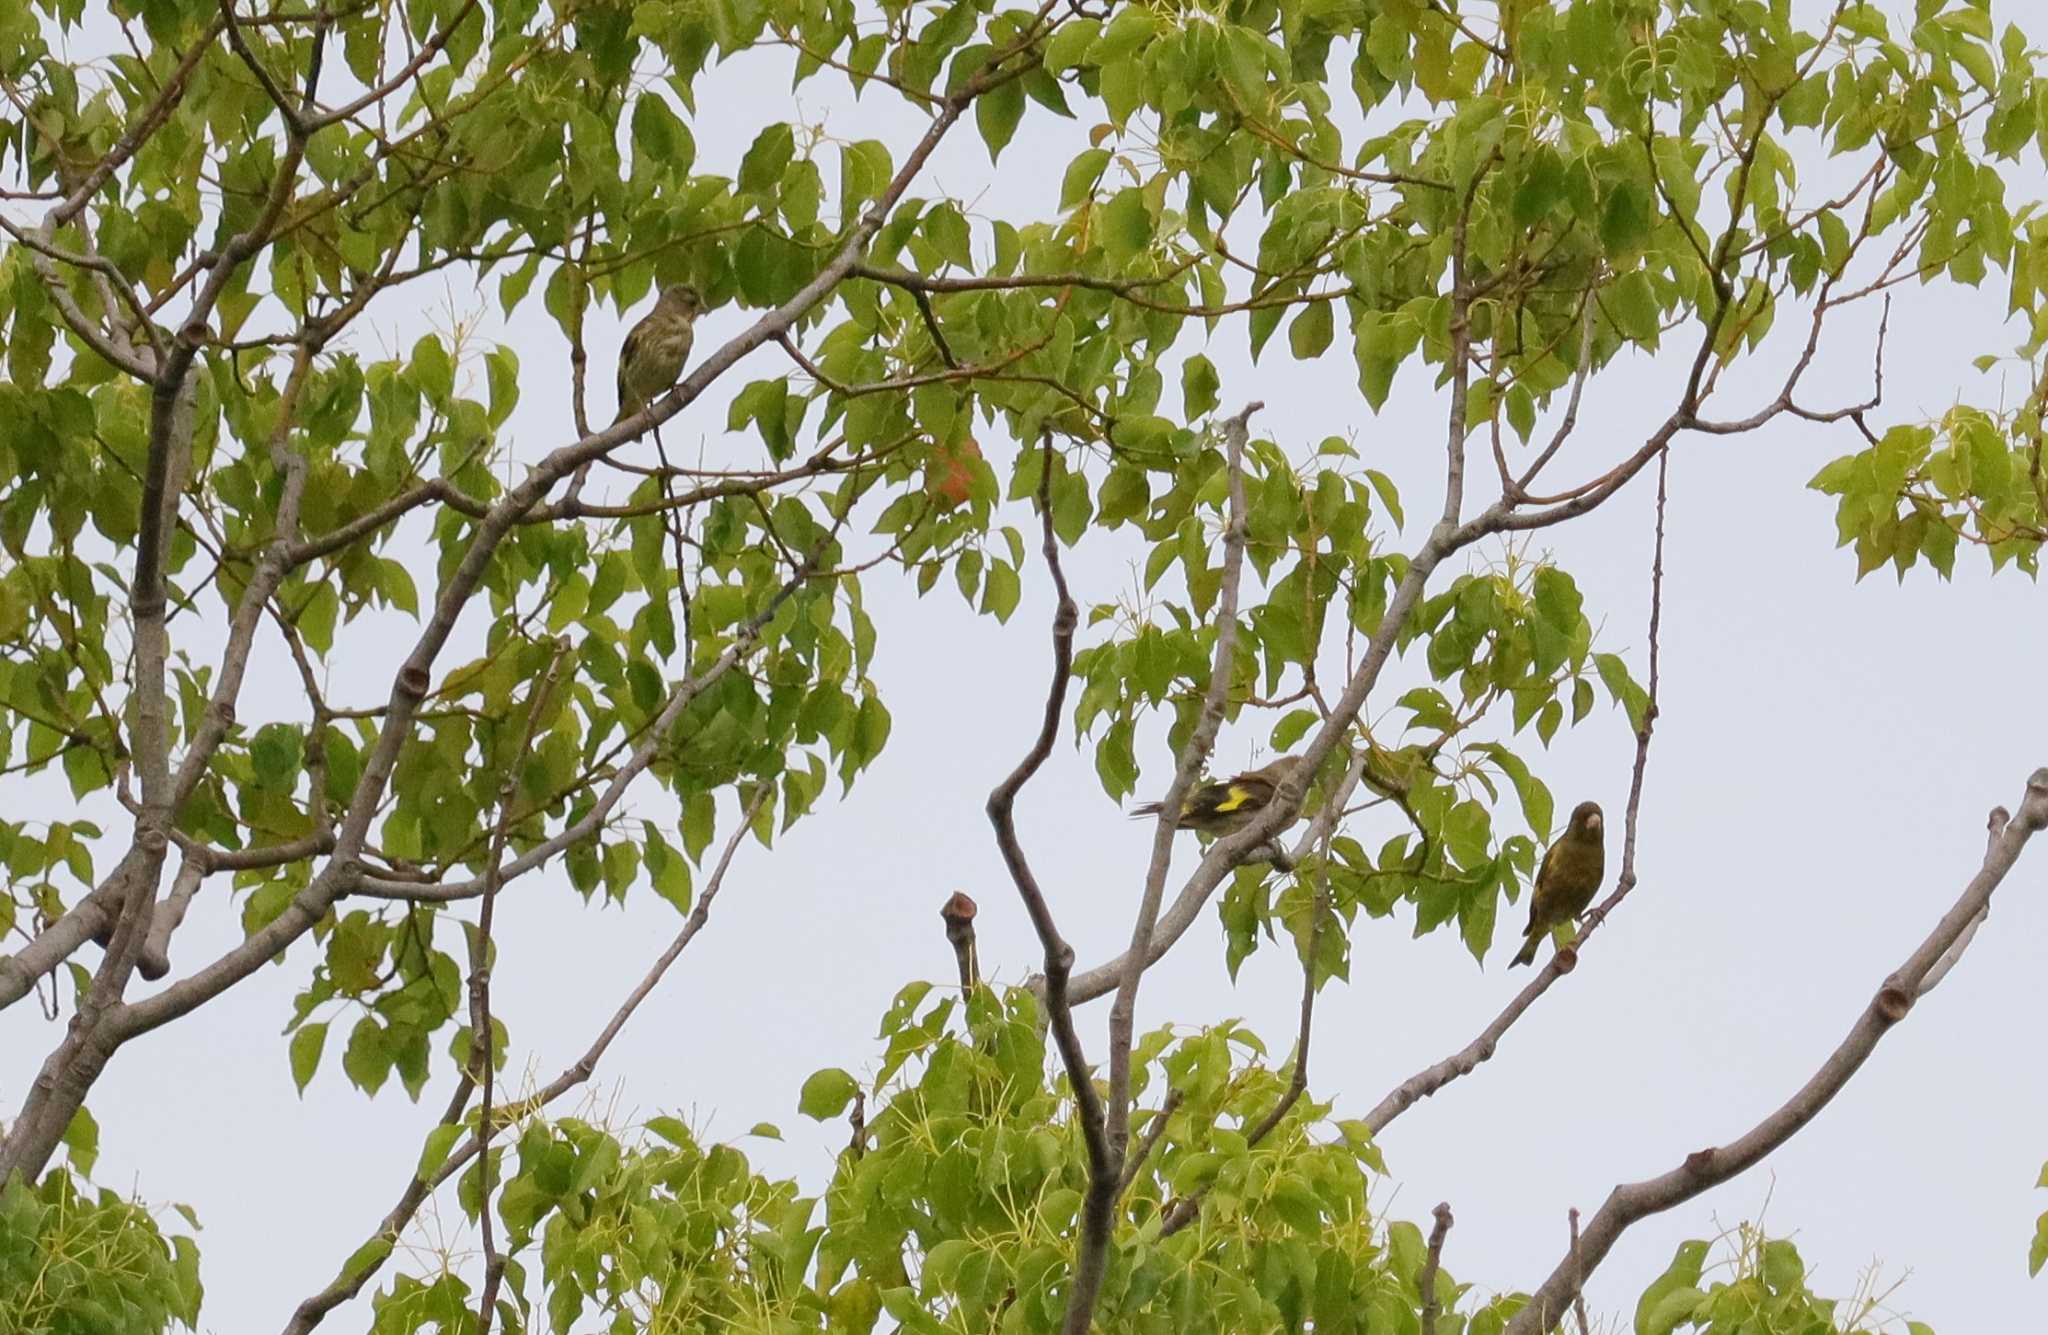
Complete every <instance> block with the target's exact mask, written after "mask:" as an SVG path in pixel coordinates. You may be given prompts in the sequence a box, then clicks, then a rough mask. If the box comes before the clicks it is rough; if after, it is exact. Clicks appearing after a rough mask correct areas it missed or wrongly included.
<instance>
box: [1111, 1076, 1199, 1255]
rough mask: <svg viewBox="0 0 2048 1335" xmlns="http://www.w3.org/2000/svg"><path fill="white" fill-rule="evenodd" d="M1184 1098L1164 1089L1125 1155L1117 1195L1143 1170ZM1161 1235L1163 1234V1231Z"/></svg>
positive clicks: (1135, 1179) (1128, 1186)
mask: <svg viewBox="0 0 2048 1335" xmlns="http://www.w3.org/2000/svg"><path fill="white" fill-rule="evenodd" d="M1184 1099H1185V1096H1184V1095H1183V1094H1182V1093H1181V1092H1180V1091H1179V1090H1178V1089H1171V1088H1169V1089H1168V1090H1167V1091H1166V1101H1165V1102H1163V1103H1161V1104H1160V1105H1159V1111H1158V1112H1155V1113H1153V1114H1152V1120H1151V1121H1149V1122H1147V1123H1146V1124H1145V1134H1144V1135H1142V1136H1140V1137H1139V1138H1138V1146H1137V1148H1136V1149H1135V1150H1134V1151H1132V1153H1131V1154H1129V1155H1128V1156H1126V1159H1125V1162H1124V1175H1123V1178H1122V1180H1121V1181H1119V1182H1118V1183H1117V1185H1116V1194H1117V1195H1118V1197H1122V1196H1123V1194H1124V1193H1125V1192H1127V1191H1129V1190H1130V1189H1131V1184H1132V1183H1133V1182H1136V1181H1137V1180H1138V1174H1140V1173H1142V1172H1144V1171H1145V1161H1146V1160H1148V1159H1150V1158H1151V1157H1152V1151H1153V1149H1154V1147H1156V1146H1157V1145H1158V1144H1159V1139H1160V1137H1162V1136H1164V1135H1165V1134H1166V1124H1167V1123H1168V1122H1170V1121H1172V1120H1173V1115H1174V1114H1175V1113H1177V1112H1179V1111H1180V1105H1181V1103H1182V1102H1183V1101H1184ZM1161 1236H1162V1237H1163V1236H1165V1235H1164V1233H1162V1234H1161Z"/></svg>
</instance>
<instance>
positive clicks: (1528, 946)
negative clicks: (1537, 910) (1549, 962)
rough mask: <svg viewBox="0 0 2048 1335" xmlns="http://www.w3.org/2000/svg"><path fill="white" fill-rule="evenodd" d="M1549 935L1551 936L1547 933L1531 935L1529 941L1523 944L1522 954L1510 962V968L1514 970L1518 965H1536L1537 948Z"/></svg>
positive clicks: (1533, 933) (1532, 933)
mask: <svg viewBox="0 0 2048 1335" xmlns="http://www.w3.org/2000/svg"><path fill="white" fill-rule="evenodd" d="M1547 935H1549V933H1547V932H1531V933H1529V939H1528V940H1526V941H1524V942H1522V953H1521V954H1519V955H1517V956H1515V957H1514V958H1513V959H1511V960H1509V961H1508V967H1509V968H1510V969H1512V968H1514V967H1515V966H1516V965H1517V964H1534V963H1535V962H1536V947H1537V945H1538V944H1539V943H1541V942H1542V940H1543V938H1544V937H1545V936H1547Z"/></svg>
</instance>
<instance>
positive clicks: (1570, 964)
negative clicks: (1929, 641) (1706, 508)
mask: <svg viewBox="0 0 2048 1335" xmlns="http://www.w3.org/2000/svg"><path fill="white" fill-rule="evenodd" d="M1670 463H1671V461H1670V455H1669V454H1668V453H1667V454H1663V455H1659V456H1658V464H1657V511H1656V536H1655V538H1654V540H1653V542H1652V545H1651V555H1650V628H1649V641H1650V679H1649V683H1648V687H1647V690H1648V702H1647V703H1646V704H1645V705H1644V707H1643V726H1642V729H1641V730H1640V731H1639V732H1637V733H1636V756H1635V765H1634V768H1633V769H1632V770H1631V772H1630V775H1629V786H1628V808H1627V811H1626V812H1625V814H1624V817H1623V821H1622V845H1621V872H1620V875H1618V876H1617V877H1616V878H1615V883H1614V892H1613V893H1612V894H1610V895H1608V896H1607V898H1606V899H1604V900H1602V901H1601V902H1600V903H1599V904H1598V905H1596V906H1595V907H1594V908H1593V909H1591V910H1590V911H1589V912H1588V913H1587V914H1586V915H1585V922H1584V925H1583V926H1581V927H1580V929H1579V932H1578V935H1576V936H1574V937H1573V938H1572V940H1571V942H1570V944H1568V945H1566V946H1565V947H1564V948H1563V949H1562V950H1559V951H1557V952H1556V953H1555V954H1553V955H1552V956H1551V957H1550V959H1549V961H1548V962H1546V963H1545V964H1544V966H1543V967H1542V968H1541V969H1538V970H1537V971H1536V976H1535V977H1534V978H1532V979H1530V980H1529V981H1528V983H1527V984H1525V985H1524V986H1523V988H1522V990H1521V991H1520V992H1518V993H1516V994H1515V999H1514V1000H1513V1001H1510V1002H1509V1003H1508V1004H1507V1007H1506V1008H1505V1009H1504V1010H1502V1011H1501V1013H1500V1014H1499V1015H1496V1016H1495V1017H1494V1018H1493V1020H1492V1022H1491V1023H1489V1024H1488V1025H1487V1026H1486V1028H1484V1029H1482V1030H1480V1031H1479V1036H1478V1037H1477V1038H1475V1039H1473V1040H1472V1041H1471V1042H1470V1043H1467V1044H1466V1045H1465V1046H1464V1047H1462V1048H1460V1049H1458V1051H1456V1052H1454V1053H1452V1054H1451V1055H1450V1056H1448V1057H1446V1058H1444V1059H1443V1060H1442V1061H1440V1062H1437V1063H1436V1064H1434V1065H1432V1066H1428V1067H1425V1068H1424V1069H1422V1070H1420V1071H1417V1072H1416V1073H1415V1074H1414V1075H1412V1076H1409V1077H1408V1078H1407V1079H1406V1080H1404V1081H1402V1082H1401V1083H1400V1084H1399V1085H1397V1086H1395V1087H1394V1088H1393V1089H1392V1090H1390V1091H1389V1092H1388V1093H1387V1095H1386V1096H1385V1097H1384V1098H1382V1099H1381V1100H1380V1101H1379V1103H1378V1104H1377V1105H1376V1106H1374V1108H1373V1110H1372V1111H1371V1112H1369V1113H1367V1114H1366V1115H1365V1124H1366V1126H1367V1127H1369V1128H1370V1129H1371V1131H1372V1134H1374V1135H1375V1136H1377V1135H1378V1134H1379V1133H1380V1132H1382V1131H1384V1130H1385V1129H1386V1128H1387V1126H1388V1125H1389V1124H1391V1123H1392V1122H1393V1120H1394V1119H1395V1118H1396V1117H1399V1116H1400V1115H1401V1114H1402V1113H1404V1112H1406V1111H1408V1109H1409V1108H1411V1107H1413V1106H1414V1105H1415V1104H1417V1103H1419V1102H1421V1101H1422V1100H1423V1099H1426V1098H1428V1097H1429V1096H1430V1095H1432V1094H1434V1093H1436V1092H1437V1091H1438V1090H1440V1089H1442V1088H1443V1087H1444V1086H1445V1085H1448V1084H1450V1083H1451V1082H1452V1081H1453V1080H1457V1079H1459V1078H1460V1077H1462V1076H1467V1075H1470V1074H1472V1072H1473V1071H1475V1070H1477V1069H1478V1068H1479V1065H1480V1063H1482V1062H1484V1061H1486V1060H1488V1059H1489V1058H1491V1057H1492V1056H1493V1054H1494V1050H1495V1048H1497V1047H1498V1046H1499V1045H1500V1040H1501V1038H1502V1037H1503V1036H1504V1035H1506V1033H1507V1031H1508V1030H1509V1029H1511V1028H1513V1027H1514V1025H1515V1022H1516V1021H1517V1020H1520V1019H1521V1018H1522V1016H1523V1014H1524V1013H1525V1012H1526V1011H1527V1010H1528V1009H1529V1008H1530V1007H1531V1006H1533V1005H1535V1004H1536V1001H1537V999H1538V998H1539V997H1541V996H1542V995H1543V994H1544V993H1545V992H1548V991H1549V990H1550V987H1551V984H1553V983H1555V982H1556V981H1557V980H1558V979H1560V978H1562V977H1564V976H1565V975H1566V974H1568V973H1570V972H1571V971H1572V970H1573V969H1575V968H1577V967H1578V962H1579V950H1580V949H1581V948H1582V947H1583V946H1584V945H1585V943H1586V940H1587V938H1589V937H1591V936H1592V934H1593V933H1594V932H1595V931H1596V930H1597V929H1598V928H1599V926H1600V924H1601V923H1602V922H1604V921H1606V918H1607V915H1608V914H1609V913H1611V912H1613V910H1614V909H1615V908H1616V906H1618V905H1619V904H1620V903H1621V901H1622V900H1624V899H1627V898H1628V896H1629V892H1630V891H1632V890H1634V889H1635V887H1636V832H1637V829H1638V828H1639V825H1640V822H1641V818H1642V804H1643V776H1644V774H1645V773H1646V771H1647V769H1648V766H1649V762H1650V735H1651V733H1652V732H1653V731H1654V730H1655V729H1656V726H1657V685H1658V678H1659V670H1660V663H1661V659H1660V650H1659V648H1658V645H1659V642H1660V639H1661V635H1662V630H1663V621H1664V508H1665V501H1666V498H1667V494H1668V493H1667V481H1668V475H1669V470H1670Z"/></svg>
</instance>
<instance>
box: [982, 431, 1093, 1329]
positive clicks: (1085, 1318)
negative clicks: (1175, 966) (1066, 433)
mask: <svg viewBox="0 0 2048 1335" xmlns="http://www.w3.org/2000/svg"><path fill="white" fill-rule="evenodd" d="M1052 462H1053V452H1052V436H1051V435H1050V434H1048V435H1047V436H1046V438H1045V456H1044V461H1043V464H1042V467H1043V469H1044V471H1043V472H1042V473H1041V474H1040V475H1039V479H1038V511H1039V516H1040V518H1041V519H1042V521H1043V525H1044V533H1045V540H1044V552H1045V565H1046V569H1047V570H1048V571H1050V572H1051V574H1052V584H1053V590H1054V592H1055V593H1056V594H1057V595H1058V603H1057V604H1056V606H1055V608H1054V611H1053V618H1052V688H1051V689H1050V690H1049V691H1048V692H1047V693H1046V698H1045V715H1044V719H1043V721H1042V722H1041V723H1040V724H1039V729H1038V737H1037V739H1036V740H1035V741H1033V742H1032V744H1031V749H1030V750H1029V751H1027V752H1025V754H1024V759H1023V760H1021V761H1019V762H1018V764H1017V768H1016V769H1014V770H1012V771H1010V774H1009V777H1007V778H1005V779H1004V780H1003V781H1002V782H1001V783H999V784H997V785H996V788H995V791H994V792H992V793H990V794H989V796H988V820H989V824H990V825H992V826H994V827H995V835H996V846H997V848H999V849H1000V850H1001V851H1002V855H1003V865H1004V866H1005V867H1007V868H1008V869H1009V872H1010V879H1011V880H1012V881H1013V882H1015V883H1016V886H1017V894H1018V896H1019V897H1020V898H1021V899H1023V901H1024V911H1025V913H1026V914H1028V915H1029V916H1030V918H1031V926H1032V929H1033V930H1034V931H1036V932H1037V933H1038V941H1039V944H1040V946H1042V947H1043V948H1044V951H1045V1012H1046V1021H1047V1023H1048V1024H1049V1025H1050V1026H1051V1028H1052V1034H1053V1041H1054V1043H1055V1045H1056V1046H1057V1047H1058V1048H1059V1053H1060V1062H1061V1064H1062V1065H1063V1066H1065V1068H1066V1072H1067V1083H1068V1084H1069V1085H1070V1086H1072V1087H1073V1091H1074V1106H1075V1109H1076V1111H1077V1113H1078V1116H1079V1120H1080V1123H1081V1134H1082V1136H1083V1138H1084V1139H1085V1140H1086V1142H1087V1145H1088V1175H1089V1181H1090V1182H1091V1183H1093V1182H1096V1181H1107V1182H1109V1183H1110V1185H1111V1186H1112V1187H1113V1186H1114V1185H1115V1183H1116V1179H1117V1172H1118V1168H1119V1164H1120V1159H1119V1156H1118V1155H1116V1154H1114V1153H1112V1150H1111V1146H1110V1141H1109V1137H1108V1135H1107V1134H1106V1132H1105V1130H1104V1126H1103V1113H1102V1097H1101V1095H1100V1094H1098V1093H1097V1092H1096V1089H1095V1080H1094V1077H1093V1075H1092V1074H1091V1073H1090V1071H1089V1069H1088V1057H1087V1054H1086V1053H1084V1052H1083V1051H1082V1049H1081V1038H1080V1035H1079V1034H1077V1033H1075V1031H1074V1009H1073V1007H1072V1006H1071V1005H1070V1004H1069V1003H1068V1001H1067V976H1068V974H1069V973H1071V972H1072V971H1073V968H1074V948H1073V947H1072V946H1070V945H1068V944H1067V941H1066V938H1065V937H1063V936H1061V935H1060V929H1059V925H1058V924H1057V923H1056V922H1054V921H1053V916H1052V909H1051V907H1050V906H1049V905H1048V904H1047V903H1046V902H1045V892H1044V891H1043V890H1041V889H1040V888H1039V885H1038V878H1037V877H1036V876H1035V875H1033V874H1032V871H1031V864H1030V862H1029V861H1028V860H1027V859H1026V858H1025V856H1024V846H1023V844H1021V843H1020V842H1018V839H1017V815H1016V810H1017V794H1018V793H1019V792H1021V791H1023V788H1024V785H1025V784H1027V783H1029V782H1030V781H1031V776H1032V775H1034V774H1036V773H1038V769H1039V767H1040V766H1041V765H1043V764H1044V763H1045V759H1046V757H1047V756H1049V755H1051V754H1052V744H1053V740H1054V739H1055V738H1057V737H1058V736H1059V730H1060V714H1061V712H1062V711H1063V710H1064V709H1065V707H1066V701H1067V683H1068V681H1069V680H1070V679H1071V678H1072V676H1073V666H1074V630H1075V627H1076V626H1077V625H1078V624H1079V623H1080V612H1079V610H1078V609H1077V608H1076V607H1075V606H1074V598H1073V595H1072V594H1071V593H1069V592H1068V591H1067V577H1066V574H1065V573H1064V572H1063V571H1062V570H1061V569H1060V549H1059V536H1058V535H1057V534H1056V533H1054V532H1053V526H1052ZM1106 1195H1107V1193H1105V1197H1106ZM1112 1203H1113V1202H1111V1201H1109V1200H1107V1199H1105V1200H1103V1202H1102V1204H1101V1207H1100V1209H1101V1214H1100V1217H1099V1218H1097V1217H1096V1216H1095V1199H1094V1197H1093V1195H1092V1194H1091V1198H1090V1202H1089V1208H1088V1212H1087V1213H1086V1214H1084V1217H1083V1223H1082V1228H1083V1232H1082V1238H1083V1243H1082V1250H1081V1259H1080V1263H1079V1264H1078V1266H1077V1267H1076V1270H1075V1276H1074V1287H1073V1289H1072V1291H1071V1293H1070V1295H1069V1297H1068V1299H1067V1315H1066V1322H1065V1327H1066V1330H1067V1332H1068V1335H1086V1332H1087V1330H1088V1325H1089V1322H1090V1320H1091V1318H1092V1316H1093V1313H1094V1311H1095V1297H1096V1294H1097V1292H1098V1291H1099V1290H1100V1288H1101V1285H1102V1264H1103V1257H1104V1254H1105V1252H1106V1250H1107V1244H1108V1239H1109V1225H1110V1220H1109V1209H1110V1206H1111V1204H1112ZM1090 1237H1099V1238H1100V1239H1101V1245H1100V1246H1097V1247H1096V1248H1095V1250H1094V1253H1093V1262H1092V1264H1091V1261H1090V1251H1089V1246H1088V1239H1089V1238H1090Z"/></svg>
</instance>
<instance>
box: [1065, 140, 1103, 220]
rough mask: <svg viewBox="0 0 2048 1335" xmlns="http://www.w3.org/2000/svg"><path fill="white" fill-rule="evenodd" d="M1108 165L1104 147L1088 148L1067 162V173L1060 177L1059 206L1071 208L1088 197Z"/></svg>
mask: <svg viewBox="0 0 2048 1335" xmlns="http://www.w3.org/2000/svg"><path fill="white" fill-rule="evenodd" d="M1108 167H1109V150H1108V149H1106V148H1091V149H1088V150H1086V151H1084V152H1082V153H1081V154H1080V155H1079V156H1077V157H1076V158H1075V159H1074V160H1073V161H1072V162H1070V163H1068V164H1067V174H1066V175H1065V176H1064V177H1062V178H1061V179H1060V208H1061V209H1071V208H1073V207H1074V206H1075V205H1076V204H1079V203H1080V202H1081V201H1082V200H1084V199H1086V198H1088V195H1089V192H1090V191H1092V190H1094V189H1095V183H1096V182H1097V181H1099V180H1101V179H1102V173H1103V172H1104V171H1105V170H1107V169H1108Z"/></svg>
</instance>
